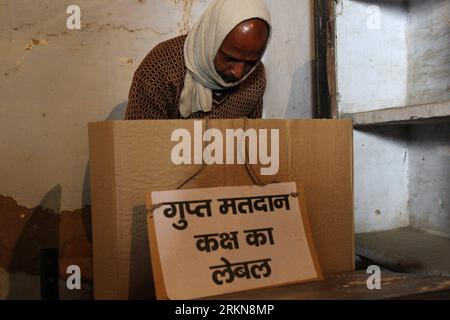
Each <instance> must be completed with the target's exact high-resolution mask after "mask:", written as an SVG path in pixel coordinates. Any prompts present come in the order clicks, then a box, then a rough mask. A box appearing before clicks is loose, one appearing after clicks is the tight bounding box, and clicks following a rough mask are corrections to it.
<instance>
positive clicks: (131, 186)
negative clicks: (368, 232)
mask: <svg viewBox="0 0 450 320" xmlns="http://www.w3.org/2000/svg"><path fill="white" fill-rule="evenodd" d="M239 130H241V131H239ZM236 132H237V133H238V134H237V135H235V136H233V133H234V134H235V133H236ZM352 132H353V131H352V123H351V121H346V120H344V121H341V120H208V121H194V120H167V121H166V120H164V121H158V120H152V121H107V122H98V123H91V124H89V148H90V170H91V194H92V227H93V251H94V252H93V254H94V297H95V299H145V298H155V297H156V292H155V281H154V279H153V270H152V261H151V259H150V246H149V233H148V231H147V218H148V210H147V208H146V205H147V203H146V195H148V194H151V193H152V192H161V191H170V190H176V189H178V188H179V187H180V186H181V185H182V186H183V187H182V189H183V190H189V189H204V188H219V187H238V186H252V185H254V184H255V181H254V180H255V179H254V177H252V175H253V176H256V178H257V179H258V180H259V181H260V182H261V183H263V184H280V183H287V182H295V183H296V184H297V185H298V186H303V190H304V196H305V198H306V202H305V204H306V210H305V211H306V213H307V215H308V220H309V224H310V229H311V234H312V239H313V242H314V245H315V249H316V250H315V251H316V252H317V258H318V261H319V265H320V267H321V270H322V272H323V273H324V274H325V277H326V275H327V274H328V273H339V272H348V271H353V269H354V224H353V175H352V168H353V141H352ZM247 133H248V135H246V134H247ZM239 134H241V137H242V134H244V137H246V138H247V139H244V140H242V139H241V143H242V141H247V145H246V146H245V147H242V145H240V143H239V141H238V140H239V139H238V138H237V139H234V138H235V137H239ZM183 137H184V138H183ZM188 138H189V139H188ZM202 138H203V139H202ZM275 140H278V144H275V143H273V142H274V141H275ZM244 144H245V143H244ZM213 145H214V146H213ZM219 145H223V148H222V149H220V148H218V146H219ZM277 148H278V150H277V152H274V150H276V149H277ZM213 149H214V150H213ZM232 149H233V150H234V152H233V153H232V156H229V155H230V150H232ZM243 153H245V154H246V155H244V158H247V160H248V161H247V162H248V164H251V171H252V172H253V173H252V174H249V172H248V170H249V166H248V165H245V164H243V163H244V162H241V161H239V157H241V158H242V154H243ZM274 153H277V157H268V155H272V156H273V154H274ZM241 160H242V159H241ZM199 169H202V170H199ZM182 225H183V223H181V224H178V226H182ZM250 229H251V228H250ZM227 231H230V232H233V231H238V230H227ZM240 231H241V232H245V231H251V230H247V229H246V230H240ZM150 241H151V239H150ZM285 255H286V257H285V258H286V259H290V254H289V253H285ZM292 255H293V256H294V255H295V254H294V253H293V254H292ZM224 258H226V257H224ZM223 261H224V260H221V261H217V262H218V263H216V265H220V263H221V262H223ZM226 261H230V260H229V259H227V260H226ZM232 262H234V261H232ZM230 263H231V262H230ZM214 266H215V265H211V267H214ZM311 278H314V277H311Z"/></svg>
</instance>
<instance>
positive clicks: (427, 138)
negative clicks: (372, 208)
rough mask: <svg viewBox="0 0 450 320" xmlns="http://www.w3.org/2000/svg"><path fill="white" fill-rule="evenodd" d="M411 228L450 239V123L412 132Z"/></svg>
mask: <svg viewBox="0 0 450 320" xmlns="http://www.w3.org/2000/svg"><path fill="white" fill-rule="evenodd" d="M408 148H409V154H410V157H409V158H410V160H409V161H410V164H409V170H408V176H409V177H410V182H409V197H410V207H409V210H410V214H411V225H412V226H413V227H415V228H419V229H424V230H426V231H429V232H432V233H435V234H437V235H441V236H445V237H448V238H450V123H448V122H447V123H437V124H429V125H415V126H413V127H412V128H411V139H410V142H409V146H408Z"/></svg>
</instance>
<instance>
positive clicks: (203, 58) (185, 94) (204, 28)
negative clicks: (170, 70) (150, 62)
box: [180, 0, 272, 118]
mask: <svg viewBox="0 0 450 320" xmlns="http://www.w3.org/2000/svg"><path fill="white" fill-rule="evenodd" d="M254 18H259V19H262V20H264V21H265V22H267V24H268V25H269V27H270V29H272V28H271V19H270V13H269V10H268V9H267V6H266V4H265V2H264V0H215V1H214V2H213V3H212V4H211V5H210V6H209V7H208V8H207V9H206V11H205V13H204V14H203V16H202V17H201V18H200V19H199V20H198V21H197V23H196V24H195V25H194V27H193V28H192V30H191V31H190V32H189V34H188V36H187V38H186V42H185V44H184V60H185V63H186V67H187V71H186V77H185V79H184V88H183V91H182V92H181V97H180V113H181V116H182V117H183V118H187V117H189V116H190V115H191V114H192V113H195V112H198V111H203V112H209V111H211V110H212V91H213V90H224V89H226V88H231V87H234V86H236V85H237V84H239V83H241V82H242V81H244V80H245V79H246V78H247V77H248V76H249V75H250V74H251V73H252V72H253V71H254V70H255V69H256V67H257V66H255V67H254V68H253V69H252V70H251V71H250V72H249V73H248V74H247V75H246V76H245V77H244V78H243V79H241V80H240V81H238V82H235V83H226V82H225V81H223V79H222V78H221V77H220V76H219V74H218V73H217V71H216V69H215V66H214V58H215V56H216V54H217V52H218V51H219V49H220V47H221V46H222V43H223V41H224V40H225V38H226V36H227V35H228V34H229V33H230V32H231V31H232V30H233V29H234V28H235V27H236V26H237V25H239V24H240V23H242V22H244V21H246V20H250V19H254ZM271 33H272V32H271V30H270V35H269V41H270V37H271ZM269 41H268V42H267V44H268V43H269Z"/></svg>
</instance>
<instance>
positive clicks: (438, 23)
mask: <svg viewBox="0 0 450 320" xmlns="http://www.w3.org/2000/svg"><path fill="white" fill-rule="evenodd" d="M407 36H408V65H409V70H408V105H418V104H425V103H437V102H446V101H449V100H450V45H449V44H450V1H448V0H412V1H410V3H409V21H408V30H407Z"/></svg>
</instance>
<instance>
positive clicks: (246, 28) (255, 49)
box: [214, 19, 269, 83]
mask: <svg viewBox="0 0 450 320" xmlns="http://www.w3.org/2000/svg"><path fill="white" fill-rule="evenodd" d="M268 40H269V26H268V25H267V23H266V22H264V21H263V20H261V19H251V20H247V21H244V22H242V23H241V24H239V25H238V26H236V27H235V28H234V29H233V30H232V31H231V32H230V33H229V34H228V36H227V37H226V38H225V40H224V41H223V43H222V46H221V47H220V49H219V51H218V52H217V54H216V57H215V59H214V66H215V68H216V71H217V73H218V74H219V75H220V77H221V78H222V79H223V80H224V81H225V82H227V83H234V82H238V81H239V80H241V79H242V78H243V77H245V76H246V75H247V74H248V73H249V72H250V71H251V70H252V69H253V68H254V67H255V66H256V64H258V62H259V61H260V60H261V58H262V56H263V54H264V51H265V49H266V46H267V41H268Z"/></svg>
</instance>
